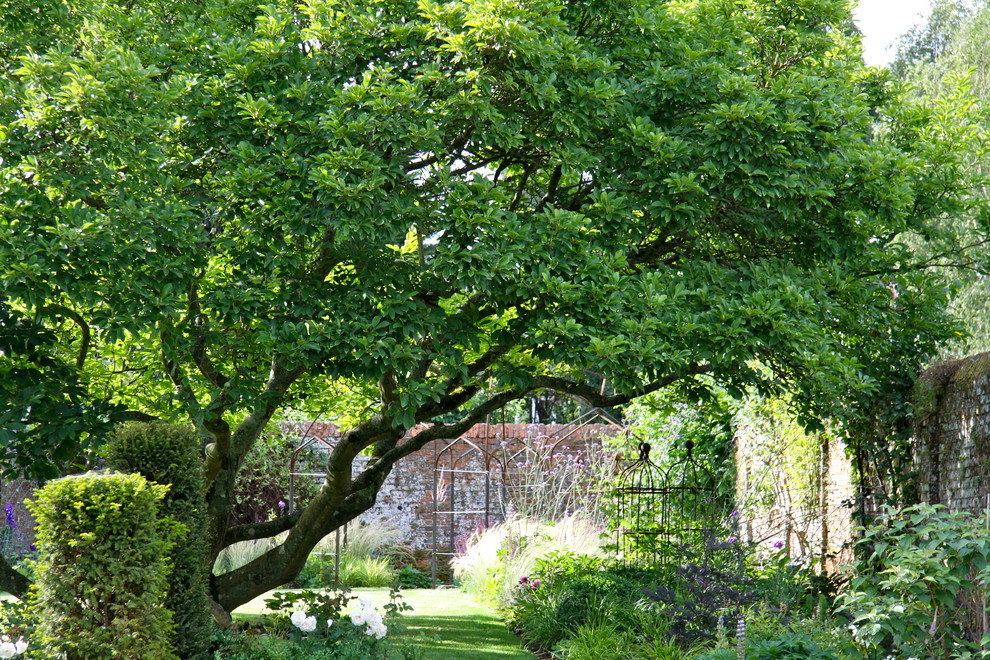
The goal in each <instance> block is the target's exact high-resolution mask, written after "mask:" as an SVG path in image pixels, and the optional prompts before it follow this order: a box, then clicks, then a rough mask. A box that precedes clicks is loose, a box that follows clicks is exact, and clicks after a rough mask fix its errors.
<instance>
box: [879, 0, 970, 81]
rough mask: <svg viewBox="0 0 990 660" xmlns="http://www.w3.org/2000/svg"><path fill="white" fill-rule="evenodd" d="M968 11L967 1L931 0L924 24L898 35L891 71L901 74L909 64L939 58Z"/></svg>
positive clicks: (930, 62) (967, 15)
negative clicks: (898, 42)
mask: <svg viewBox="0 0 990 660" xmlns="http://www.w3.org/2000/svg"><path fill="white" fill-rule="evenodd" d="M971 11H972V10H971V8H970V6H969V5H968V3H966V2H961V1H960V0H935V1H934V2H933V3H932V7H931V13H930V14H929V17H928V20H927V21H926V22H925V24H924V25H915V26H914V27H913V28H911V29H910V30H908V31H907V32H906V33H904V34H903V35H901V37H900V39H899V41H900V44H899V46H898V48H897V55H896V56H895V58H894V61H893V62H892V63H891V65H890V68H891V71H893V72H894V74H895V75H897V76H904V75H905V74H906V73H907V72H908V71H909V70H910V69H911V67H917V66H918V65H923V64H934V63H936V62H938V61H939V60H942V59H943V58H944V57H945V56H946V55H948V53H949V52H950V51H951V50H952V46H953V41H954V40H955V36H956V34H957V33H958V31H959V28H960V26H961V25H962V24H963V23H964V22H965V21H966V19H967V17H969V15H970V13H971Z"/></svg>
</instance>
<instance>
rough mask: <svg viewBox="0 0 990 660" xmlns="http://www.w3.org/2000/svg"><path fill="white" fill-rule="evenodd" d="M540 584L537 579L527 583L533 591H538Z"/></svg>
mask: <svg viewBox="0 0 990 660" xmlns="http://www.w3.org/2000/svg"><path fill="white" fill-rule="evenodd" d="M540 584H541V582H540V581H539V580H538V579H537V580H533V581H532V582H530V583H529V586H531V587H533V588H534V589H539V587H540Z"/></svg>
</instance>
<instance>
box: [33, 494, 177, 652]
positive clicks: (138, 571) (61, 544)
mask: <svg viewBox="0 0 990 660" xmlns="http://www.w3.org/2000/svg"><path fill="white" fill-rule="evenodd" d="M166 490H167V486H161V485H157V484H151V483H149V482H148V481H147V480H146V479H145V478H144V477H142V476H140V475H136V474H130V475H123V474H111V475H95V474H86V475H82V476H78V477H69V478H66V479H59V480H58V481H52V482H50V483H48V484H47V485H46V486H45V487H44V488H42V489H41V490H40V491H38V494H37V496H36V497H37V498H36V499H35V500H34V501H33V502H31V503H30V504H29V507H30V509H31V511H32V513H34V515H35V518H36V520H37V524H38V526H37V546H38V553H39V556H38V565H37V571H36V582H35V587H34V591H33V593H32V607H33V609H34V611H35V613H36V619H37V621H38V627H37V631H36V639H37V641H40V642H41V644H42V645H44V646H46V647H47V648H48V649H49V650H50V651H51V653H52V654H53V655H54V657H66V656H67V657H70V658H74V659H78V660H104V659H105V658H141V659H142V660H163V659H166V658H169V659H170V658H175V657H176V656H175V655H174V654H173V653H172V651H171V649H170V644H169V636H170V635H171V632H172V629H173V624H172V615H171V613H170V612H169V611H168V610H167V609H165V607H164V603H165V599H166V594H167V591H168V575H169V572H170V568H171V567H170V566H169V563H168V553H169V551H170V550H171V548H172V545H173V543H174V542H175V540H176V538H177V537H178V534H179V533H180V532H181V531H182V530H181V526H179V525H178V524H177V523H175V522H174V521H173V520H171V519H167V518H162V517H160V515H159V513H160V506H161V500H162V498H163V497H164V496H165V492H166Z"/></svg>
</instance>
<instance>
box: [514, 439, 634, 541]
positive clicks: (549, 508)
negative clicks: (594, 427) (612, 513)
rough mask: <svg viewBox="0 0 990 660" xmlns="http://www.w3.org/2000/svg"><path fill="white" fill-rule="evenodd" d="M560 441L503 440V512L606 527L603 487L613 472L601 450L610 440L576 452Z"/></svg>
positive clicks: (608, 455) (610, 461)
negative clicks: (573, 518) (581, 520)
mask: <svg viewBox="0 0 990 660" xmlns="http://www.w3.org/2000/svg"><path fill="white" fill-rule="evenodd" d="M559 440H560V439H559V438H550V437H547V436H545V435H535V436H534V435H527V436H526V437H524V438H523V439H522V441H521V443H520V446H516V445H514V444H513V445H511V446H510V444H509V442H508V441H507V440H505V439H503V440H502V441H501V448H502V451H503V453H504V455H505V456H506V458H505V459H504V460H505V462H504V465H503V467H502V469H503V471H504V472H503V480H504V482H505V487H504V488H503V489H502V502H501V504H502V508H503V511H504V512H505V513H506V514H510V515H515V516H517V517H519V518H521V519H524V520H534V521H541V522H547V523H553V522H556V521H560V520H563V519H565V518H567V517H568V516H571V515H580V516H582V517H583V518H585V519H587V520H588V521H589V522H591V523H593V524H599V525H602V524H604V517H603V516H602V513H603V509H604V506H603V505H604V504H605V503H604V501H603V500H604V498H603V497H602V491H603V489H604V487H603V482H605V481H607V480H608V479H609V478H610V477H611V474H612V472H613V471H614V470H615V463H614V460H613V453H612V452H608V451H603V450H602V449H603V448H604V446H607V445H608V444H609V439H608V438H604V437H603V438H595V439H591V440H589V441H588V442H587V443H586V444H585V445H584V446H583V447H581V448H578V449H575V448H572V447H568V446H567V445H562V444H560V442H559Z"/></svg>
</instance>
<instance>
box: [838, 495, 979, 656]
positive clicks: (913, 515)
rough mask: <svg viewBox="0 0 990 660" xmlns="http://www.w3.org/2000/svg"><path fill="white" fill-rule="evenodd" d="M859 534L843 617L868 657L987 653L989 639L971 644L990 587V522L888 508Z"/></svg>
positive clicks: (935, 509)
mask: <svg viewBox="0 0 990 660" xmlns="http://www.w3.org/2000/svg"><path fill="white" fill-rule="evenodd" d="M861 533H862V536H861V538H860V540H859V541H858V542H857V544H856V550H857V556H858V557H859V560H858V562H857V564H856V566H855V574H854V577H853V578H852V579H851V580H850V582H849V586H848V589H847V590H846V592H845V593H843V594H842V595H841V596H840V598H839V603H840V607H839V611H840V612H842V613H844V614H846V615H847V616H849V617H850V618H851V620H852V626H853V629H854V631H855V632H854V637H855V639H856V642H857V644H858V645H859V647H860V648H861V649H862V650H863V651H866V652H869V653H874V654H880V655H883V654H886V653H893V654H896V655H898V656H903V657H916V658H928V659H930V660H935V659H940V658H948V657H954V656H962V655H965V654H966V653H968V652H970V651H975V650H976V649H977V648H979V649H988V648H990V635H984V637H983V639H982V640H981V641H980V642H979V643H977V642H976V641H975V640H974V639H973V638H974V636H975V635H974V631H977V630H980V631H982V630H983V623H982V621H981V620H980V619H981V618H982V616H983V613H984V612H985V611H986V607H987V593H988V588H990V568H988V563H990V529H988V528H987V525H986V523H985V521H983V520H982V519H979V518H975V517H973V516H971V515H969V514H965V513H949V512H948V511H946V510H945V509H944V507H941V506H932V505H927V504H919V505H916V506H912V507H909V508H906V509H904V510H903V511H900V512H897V511H893V510H887V511H885V512H884V514H883V515H881V516H879V517H878V518H877V520H876V521H875V522H874V524H873V525H871V526H870V527H868V528H865V529H862V530H861Z"/></svg>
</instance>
